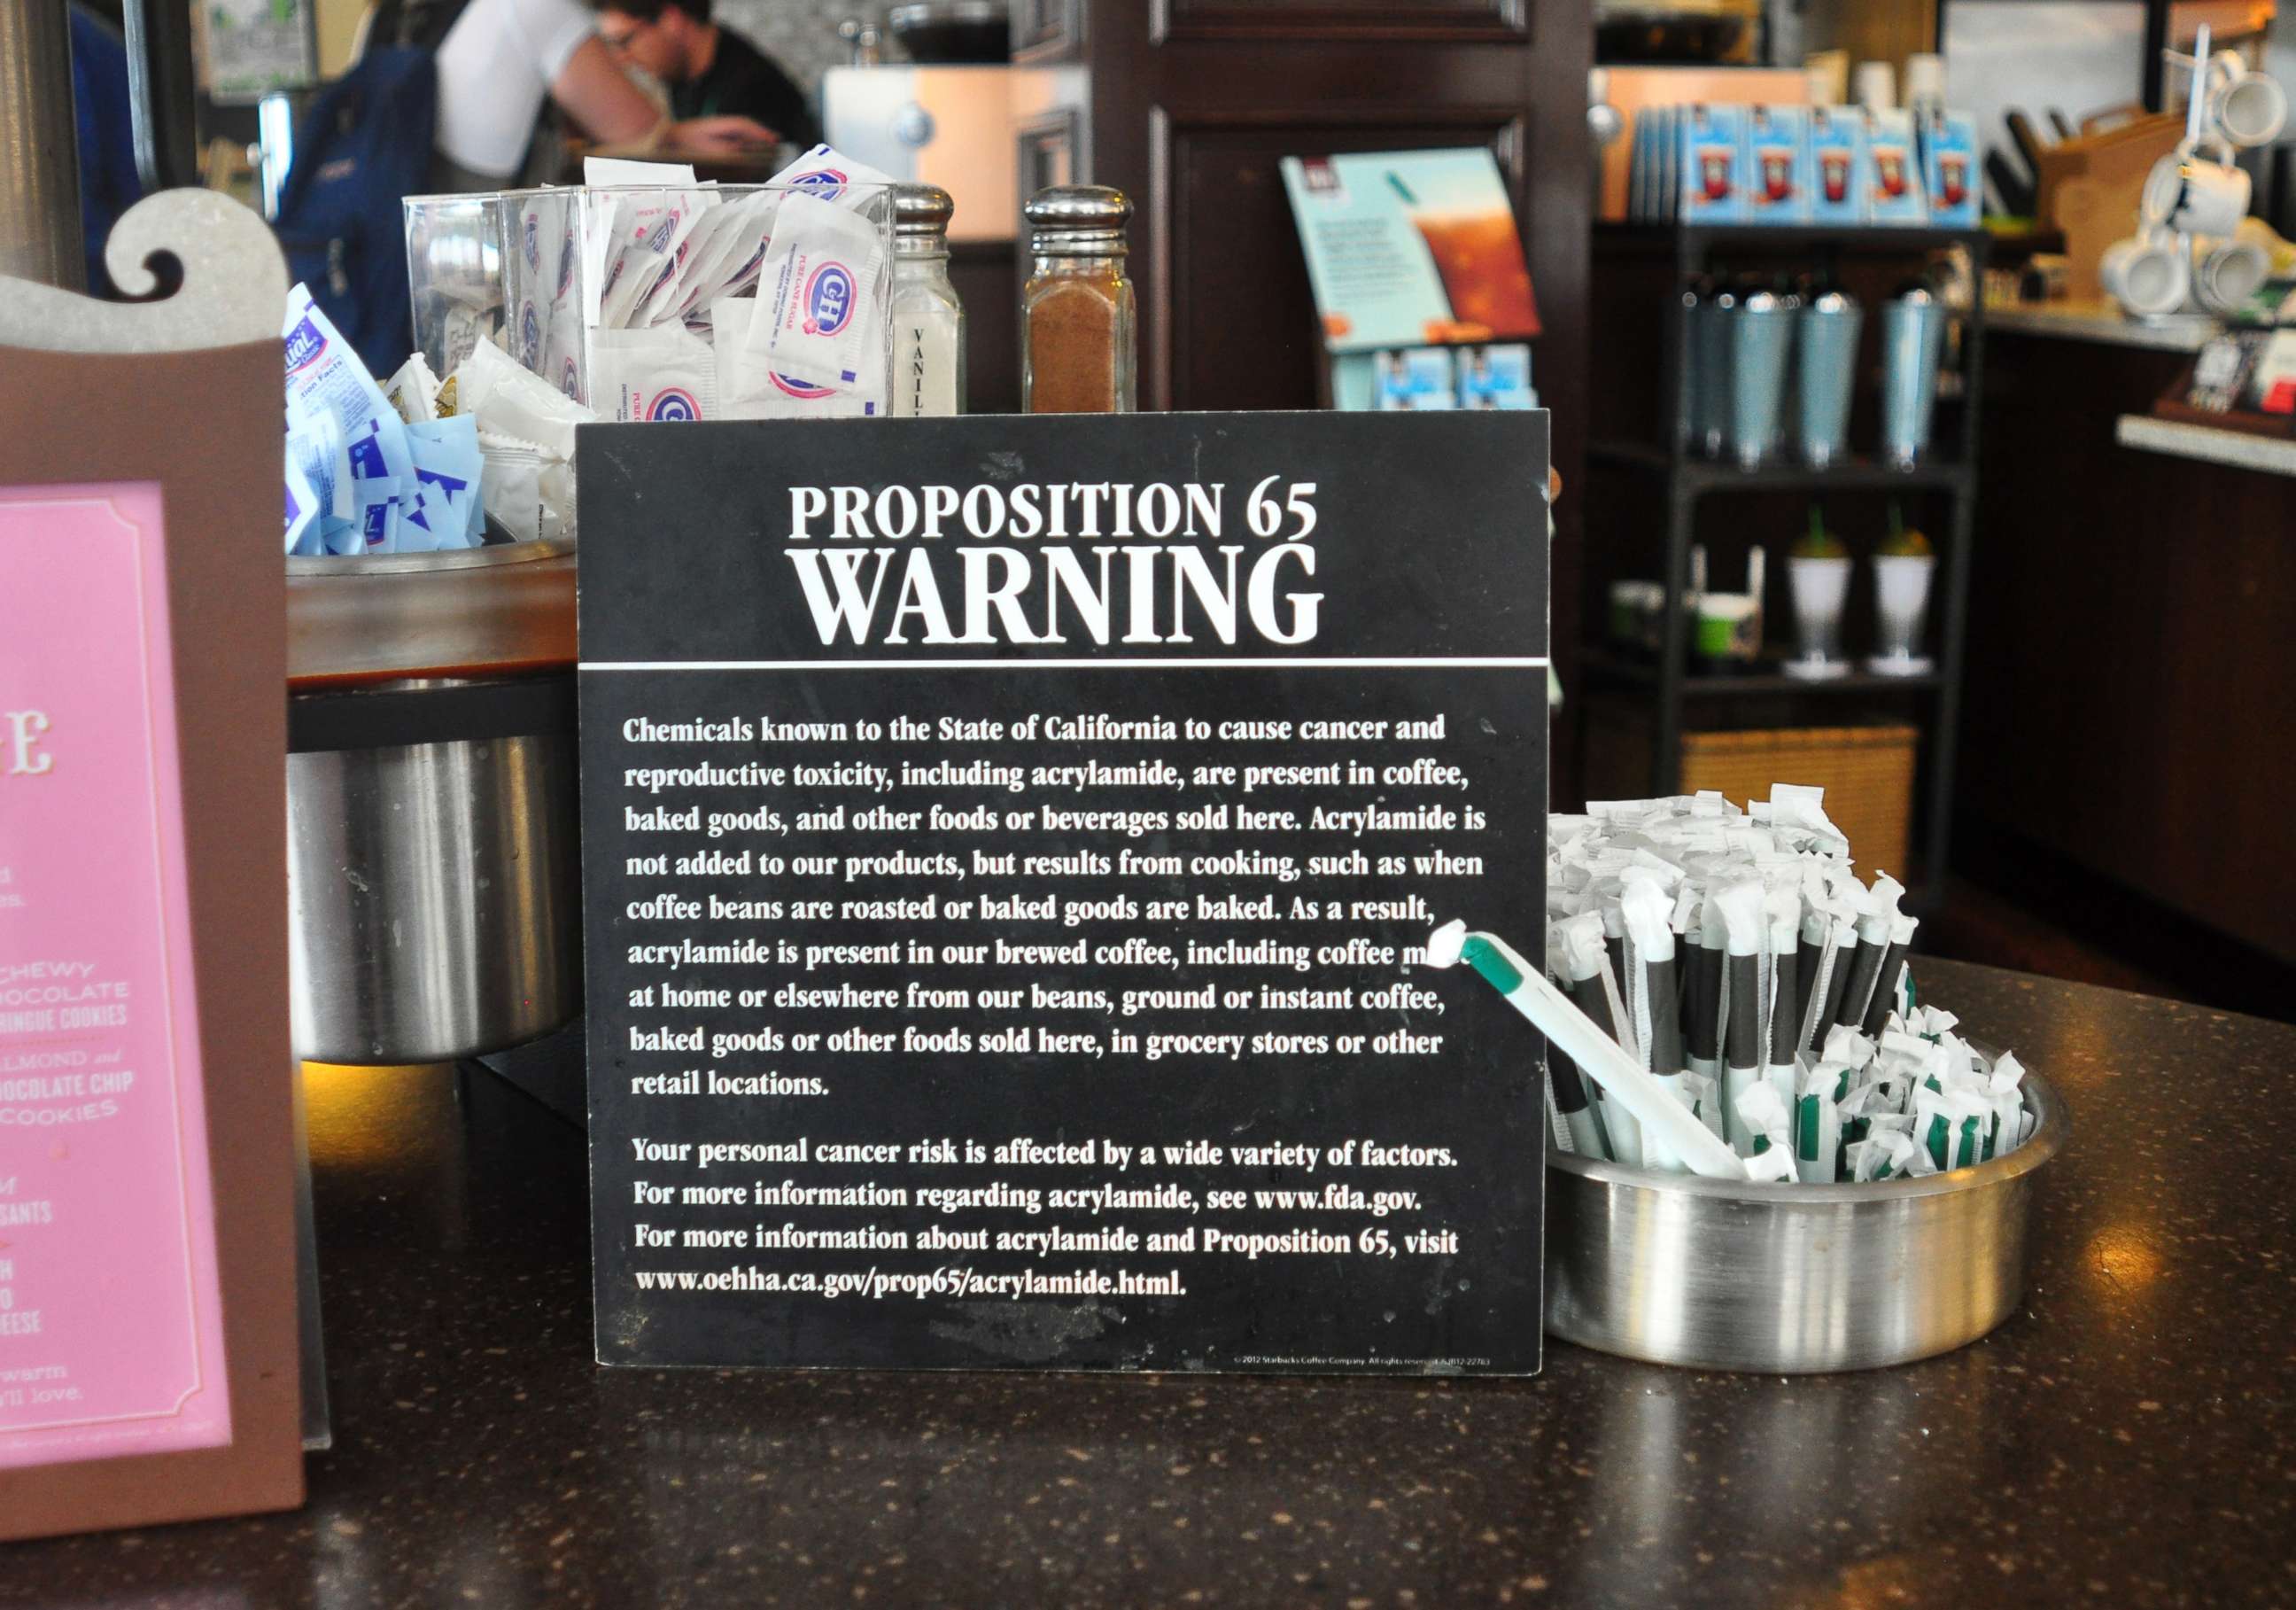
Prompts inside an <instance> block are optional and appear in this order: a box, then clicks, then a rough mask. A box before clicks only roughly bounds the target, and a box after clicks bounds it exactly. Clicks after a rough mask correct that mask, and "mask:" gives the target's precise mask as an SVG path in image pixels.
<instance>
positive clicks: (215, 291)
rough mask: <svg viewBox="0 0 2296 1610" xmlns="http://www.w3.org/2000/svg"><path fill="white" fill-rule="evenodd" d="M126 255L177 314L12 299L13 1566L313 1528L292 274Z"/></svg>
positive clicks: (256, 264)
mask: <svg viewBox="0 0 2296 1610" xmlns="http://www.w3.org/2000/svg"><path fill="white" fill-rule="evenodd" d="M112 245H113V248H114V250H113V251H112V255H111V263H112V266H113V268H114V271H115V272H116V273H118V272H120V271H121V265H123V264H127V263H134V262H138V261H141V260H143V253H144V252H146V251H158V250H166V251H168V252H170V253H171V254H173V255H174V256H175V257H176V260H177V261H178V262H180V263H182V264H183V265H184V286H183V288H182V289H181V290H180V291H178V292H177V293H176V295H175V296H173V297H165V298H160V299H156V300H146V301H142V302H134V303H106V302H94V301H91V300H87V299H85V298H81V297H78V296H74V295H70V294H69V293H67V292H61V291H57V290H54V289H53V288H52V287H49V286H45V285H38V284H34V283H29V282H27V281H22V280H15V279H8V278H0V374H4V375H6V376H7V383H6V384H5V385H0V1540H15V1539H20V1538H34V1537H45V1536H51V1535H54V1534H57V1533H62V1532H90V1531H94V1530H98V1529H101V1528H105V1527H117V1526H146V1525H153V1524H160V1523H163V1522H170V1521H183V1520H194V1519H199V1518H201V1517H205V1516H224V1515H242V1514H250V1513H255V1512H258V1511H263V1510H273V1509H280V1508H284V1507H291V1506H293V1505H295V1504H298V1503H299V1502H301V1500H302V1497H303V1450H302V1394H301V1390H300V1388H301V1369H300V1364H299V1354H300V1342H301V1332H300V1328H299V1314H298V1308H297V1286H296V1216H295V1202H296V1195H295V1178H296V1176H295V1163H296V1152H295V1139H296V1132H295V1126H296V1110H295V1109H296V1091H295V1077H296V1074H295V1061H294V1055H293V1052H292V1050H291V1047H290V1046H289V1043H288V1026H287V1013H288V984H287V826H286V812H285V810H284V809H283V800H282V795H281V793H280V789H281V784H282V767H283V762H284V758H285V754H286V745H287V711H286V699H285V697H284V689H285V686H286V643H285V637H286V634H285V631H284V629H283V625H282V622H283V620H284V617H285V612H286V578H285V576H284V574H283V571H282V569H281V566H280V563H279V558H278V555H277V554H276V553H275V552H273V551H272V550H271V546H270V544H269V543H268V542H266V541H264V540H262V539H261V534H263V533H267V532H269V531H272V530H275V529H276V525H277V522H278V521H279V519H280V517H281V516H280V503H279V489H278V475H279V463H280V452H281V434H280V433H281V430H282V424H281V415H280V411H279V395H280V393H279V387H280V376H281V373H282V370H281V363H282V357H281V349H280V343H279V338H278V334H277V331H278V324H279V311H278V310H279V308H280V306H281V305H282V303H283V299H284V297H285V294H286V275H285V268H284V265H283V263H282V262H281V261H280V258H279V249H278V246H277V244H276V242H275V241H274V240H273V238H272V236H271V234H270V231H269V230H267V229H266V228H265V227H264V226H263V223H262V220H261V219H259V218H255V217H254V216H253V215H252V214H250V213H249V212H248V211H247V209H245V208H243V207H241V206H239V205H238V204H237V203H235V202H233V201H230V200H229V199H228V198H225V197H218V196H215V195H213V194H211V193H207V192H203V191H167V192H163V193H160V194H158V195H155V196H152V197H150V198H148V199H146V200H145V201H143V202H141V203H139V204H138V205H137V206H136V207H135V209H133V210H131V211H130V212H129V214H128V215H127V217H126V218H123V219H122V220H121V221H120V223H119V225H118V226H117V227H116V229H115V231H114V233H113V235H112ZM123 277H124V279H125V281H126V283H128V287H129V289H130V290H134V289H136V287H135V285H134V283H133V276H132V275H124V276H123ZM43 342H54V343H59V344H61V345H63V346H66V347H70V345H71V344H72V343H73V342H78V343H82V346H81V347H80V349H63V350H57V349H48V348H46V347H44V346H42V345H41V344H40V343H43ZM58 398H70V406H69V407H58V406H57V399H58ZM15 1574H16V1575H18V1576H21V1573H15Z"/></svg>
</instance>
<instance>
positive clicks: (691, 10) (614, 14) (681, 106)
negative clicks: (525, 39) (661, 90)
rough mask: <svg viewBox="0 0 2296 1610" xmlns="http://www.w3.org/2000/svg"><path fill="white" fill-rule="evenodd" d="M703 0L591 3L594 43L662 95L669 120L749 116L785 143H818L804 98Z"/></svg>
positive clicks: (818, 134) (818, 133)
mask: <svg viewBox="0 0 2296 1610" xmlns="http://www.w3.org/2000/svg"><path fill="white" fill-rule="evenodd" d="M710 8H711V0H598V37H599V38H601V39H603V40H604V41H605V43H606V45H607V46H608V48H610V49H611V50H612V51H614V52H615V53H617V54H618V55H619V56H620V57H621V58H622V59H623V60H624V61H626V62H631V63H633V64H634V65H635V66H638V67H641V68H643V69H644V70H646V71H647V72H649V73H651V74H652V75H653V77H655V78H659V79H660V80H661V82H662V84H663V85H664V86H666V87H667V88H668V91H669V110H670V114H671V115H672V116H673V117H676V118H681V119H687V118H722V117H742V118H751V119H756V120H757V121H758V122H759V123H762V124H764V125H765V126H766V127H767V128H770V129H772V130H773V131H774V134H775V136H776V137H778V138H779V139H780V140H781V141H782V143H783V144H785V145H794V146H796V147H798V148H799V149H800V150H803V149H805V148H806V147H808V146H810V145H812V144H815V143H816V142H817V141H818V140H819V139H820V138H821V127H820V125H819V124H818V123H816V121H815V120H814V116H813V109H812V107H810V106H809V105H808V104H807V103H806V98H805V92H804V91H803V90H801V89H799V87H798V86H797V85H796V84H795V83H793V82H791V78H790V77H789V75H788V74H787V73H785V72H783V71H782V70H781V69H780V68H778V67H776V66H775V65H774V63H773V62H771V61H769V60H767V58H766V57H765V56H764V55H763V54H762V53H759V52H758V49H757V48H756V47H755V46H753V45H750V42H749V41H748V40H747V39H744V38H742V37H741V36H740V35H739V34H736V33H733V32H730V31H729V30H727V29H723V28H720V27H718V26H717V23H715V22H713V21H710V20H709V18H710Z"/></svg>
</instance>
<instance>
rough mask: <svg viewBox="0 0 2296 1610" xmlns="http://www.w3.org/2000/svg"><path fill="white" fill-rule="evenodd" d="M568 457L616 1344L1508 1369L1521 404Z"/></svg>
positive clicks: (1520, 1143)
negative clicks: (1461, 980)
mask: <svg viewBox="0 0 2296 1610" xmlns="http://www.w3.org/2000/svg"><path fill="white" fill-rule="evenodd" d="M579 443H580V445H579V451H578V462H579V464H580V486H581V492H580V497H581V509H580V521H581V529H582V548H583V554H582V565H583V577H582V590H581V605H580V607H581V621H580V625H581V642H582V668H581V743H582V790H583V799H582V811H583V841H582V843H583V878H584V888H585V902H584V903H585V912H586V918H585V921H586V953H587V966H588V981H587V998H588V1002H589V1008H588V1013H589V1014H588V1035H589V1059H588V1060H589V1081H590V1109H591V1110H590V1146H591V1181H592V1203H593V1208H592V1211H593V1214H594V1279H595V1288H596V1314H597V1350H598V1357H599V1359H601V1361H603V1362H605V1363H609V1364H630V1365H675V1364H687V1365H710V1366H725V1365H742V1364H750V1365H771V1366H783V1367H801V1368H818V1367H837V1366H852V1367H869V1366H877V1367H917V1368H1061V1369H1153V1370H1160V1369H1212V1370H1236V1371H1263V1372H1292V1373H1303V1374H1316V1373H1323V1374H1330V1373H1350V1372H1354V1373H1363V1372H1392V1373H1405V1374H1426V1373H1458V1374H1471V1375H1480V1374H1493V1375H1510V1374H1525V1373H1529V1372H1532V1371H1535V1370H1536V1369H1537V1368H1538V1363H1539V1336H1540V1312H1541V1269H1540V1251H1541V1243H1540V1203H1541V1195H1542V1181H1543V1166H1544V1149H1543V1148H1544V1144H1545V1138H1546V1134H1545V1125H1544V1122H1543V1113H1542V1099H1543V1098H1542V1090H1541V1073H1540V1061H1539V1051H1540V1047H1539V1044H1538V1037H1537V1036H1536V1035H1535V1034H1533V1033H1531V1032H1530V1031H1528V1030H1527V1029H1526V1027H1525V1026H1524V1025H1523V1023H1521V1020H1520V1019H1518V1018H1516V1017H1515V1016H1514V1015H1513V1014H1512V1013H1511V1012H1510V1011H1509V1010H1508V1009H1507V1007H1506V1006H1505V1002H1504V1001H1502V1000H1500V999H1498V998H1497V997H1496V996H1494V995H1492V993H1491V992H1490V991H1488V990H1457V989H1446V988H1444V987H1442V984H1443V980H1442V978H1441V976H1440V975H1439V974H1438V973H1435V972H1434V971H1432V970H1431V969H1428V968H1426V967H1424V966H1423V965H1419V960H1418V958H1419V953H1420V949H1421V947H1423V945H1424V944H1425V942H1426V941H1427V938H1428V935H1429V934H1430V932H1431V931H1432V930H1433V929H1434V928H1435V927H1436V926H1437V925H1438V924H1439V923H1441V922H1443V921H1445V920H1447V918H1450V917H1453V916H1466V917H1468V918H1470V919H1471V920H1473V921H1475V922H1478V923H1484V924H1489V925H1492V926H1496V927H1500V928H1505V926H1506V924H1508V923H1510V922H1513V923H1516V924H1521V923H1525V922H1529V923H1531V924H1533V925H1536V923H1537V920H1538V916H1539V914H1540V913H1541V912H1542V910H1543V908H1544V899H1545V894H1544V888H1545V884H1544V878H1545V870H1544V835H1545V828H1546V653H1547V638H1546V620H1547V596H1546V573H1547V572H1546V567H1547V552H1546V505H1545V502H1544V497H1543V494H1544V489H1545V485H1546V466H1547V456H1548V453H1547V420H1546V415H1545V414H1544V413H1540V412H1536V411H1525V412H1505V411H1498V410H1480V411H1472V412H1470V411H1454V412H1449V413H1445V414H1441V415H1431V416H1421V415H1380V414H1237V415H1132V416H1121V417H1109V416H1037V417H1017V418H1014V417H1000V418H988V417H983V418H972V419H935V420H914V421H911V420H891V421H885V422H877V423H869V424H867V425H866V426H857V425H854V424H850V423H836V422H774V423H764V422H759V423H718V424H706V423H705V424H701V425H696V426H694V427H693V428H691V429H688V430H683V431H647V430H644V429H642V428H638V427H634V426H627V425H615V424H602V425H587V426H584V427H582V430H581V431H580V435H579Z"/></svg>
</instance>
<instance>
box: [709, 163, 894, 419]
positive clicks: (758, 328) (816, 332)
mask: <svg viewBox="0 0 2296 1610" xmlns="http://www.w3.org/2000/svg"><path fill="white" fill-rule="evenodd" d="M883 269H884V239H883V236H882V235H881V234H880V233H879V231H878V229H877V226H875V225H873V224H872V223H870V222H869V221H868V220H867V219H866V218H862V217H860V216H858V215H857V214H856V213H852V212H849V211H847V210H845V209H843V208H841V207H839V206H837V205H835V204H834V203H832V202H829V201H820V200H818V199H816V197H814V196H812V195H810V194H808V193H802V192H793V193H790V194H788V195H785V196H783V198H782V203H781V206H780V208H779V209H777V210H776V212H775V218H774V233H773V240H772V242H771V243H770V244H769V245H768V246H767V248H766V259H765V264H764V266H763V267H762V269H761V270H760V273H759V276H758V296H757V306H756V308H755V309H754V311H753V313H752V315H751V318H750V327H749V330H748V333H747V336H746V341H745V345H744V348H743V350H742V366H743V367H744V368H748V369H752V370H755V369H764V370H767V371H769V372H772V373H775V374H783V375H804V376H806V377H807V378H808V380H809V381H810V382H812V383H814V384H816V385H818V386H825V387H827V388H829V389H830V390H836V391H844V390H857V389H858V390H883V389H884V380H885V375H884V370H885V366H886V361H887V359H886V346H885V341H886V334H887V331H886V324H885V309H884V308H883V306H882V305H881V300H880V299H879V296H878V279H879V276H880V275H881V274H882V272H883ZM721 328H722V326H721Z"/></svg>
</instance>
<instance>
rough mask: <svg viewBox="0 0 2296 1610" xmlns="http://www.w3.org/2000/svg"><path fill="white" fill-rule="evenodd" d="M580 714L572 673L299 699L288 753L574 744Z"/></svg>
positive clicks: (291, 707) (291, 706) (294, 701)
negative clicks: (547, 740)
mask: <svg viewBox="0 0 2296 1610" xmlns="http://www.w3.org/2000/svg"><path fill="white" fill-rule="evenodd" d="M575 709H576V706H575V694H574V677H573V675H572V673H571V672H558V673H553V674H549V675H545V676H537V677H509V678H502V679H500V680H495V681H474V682H464V681H412V682H401V683H397V684H393V685H390V686H384V687H380V688H342V689H332V690H328V691H324V692H319V693H307V694H294V695H293V696H291V698H289V700H288V701H287V751H288V752H289V753H290V754H319V753H325V752H331V751H338V750H347V749H398V748H404V747H406V746H407V745H410V744H415V743H471V742H475V743H485V742H487V741H488V740H489V739H494V738H518V737H560V736H562V737H566V738H571V737H572V736H573V735H574V726H575Z"/></svg>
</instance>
